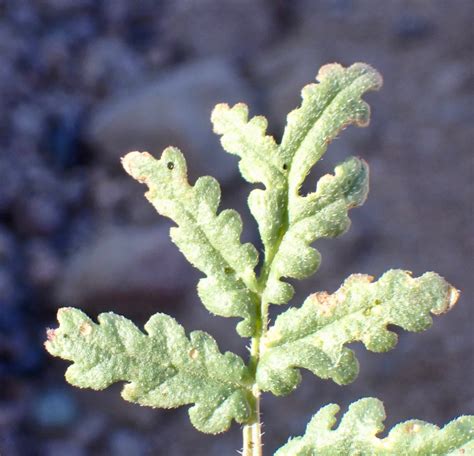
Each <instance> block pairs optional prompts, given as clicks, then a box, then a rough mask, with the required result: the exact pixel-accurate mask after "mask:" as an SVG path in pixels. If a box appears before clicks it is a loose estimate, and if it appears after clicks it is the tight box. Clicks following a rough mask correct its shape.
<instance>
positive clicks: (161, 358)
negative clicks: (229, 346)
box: [45, 308, 253, 434]
mask: <svg viewBox="0 0 474 456" xmlns="http://www.w3.org/2000/svg"><path fill="white" fill-rule="evenodd" d="M58 321H59V323H60V326H59V328H57V329H55V330H49V331H48V341H47V342H46V344H45V346H46V349H47V350H48V351H49V353H51V354H52V355H54V356H58V357H61V358H63V359H66V360H69V361H73V364H72V365H71V366H70V367H69V368H68V369H67V371H66V380H67V381H68V382H69V383H71V384H72V385H74V386H78V387H79V388H92V389H94V390H102V389H104V388H106V387H108V386H110V385H111V384H112V383H116V382H127V384H126V385H125V387H124V388H123V391H122V397H123V398H124V399H126V400H127V401H131V402H136V403H138V404H141V405H147V406H150V407H160V408H175V407H179V406H181V405H186V404H195V405H194V406H193V407H191V408H190V410H189V416H190V418H191V422H192V423H193V425H194V426H195V427H196V428H197V429H198V430H200V431H202V432H206V433H211V434H215V433H219V432H223V431H225V430H226V429H227V428H228V427H229V426H230V424H231V420H232V419H235V420H236V421H237V422H239V423H244V422H246V421H247V420H248V419H249V417H250V415H251V401H252V400H253V399H252V396H251V392H250V388H251V382H252V380H251V379H250V375H249V372H248V370H247V368H246V367H245V365H244V363H243V361H242V360H241V358H239V357H238V356H237V355H234V354H233V353H230V352H227V353H225V354H221V353H220V352H219V350H218V347H217V344H216V342H215V341H214V339H213V338H212V337H211V336H209V334H207V333H205V332H202V331H194V332H192V333H191V334H190V337H189V339H188V338H187V337H186V335H185V332H184V329H183V327H182V326H180V325H179V324H178V323H177V322H176V320H174V319H173V318H171V317H169V316H168V315H164V314H155V315H154V316H153V317H151V318H150V319H149V320H148V322H147V323H146V325H145V331H146V334H144V333H143V332H141V331H140V330H139V329H138V328H137V327H136V326H135V325H134V324H133V323H132V322H131V321H129V320H127V319H126V318H124V317H121V316H119V315H115V314H113V313H103V314H101V315H99V317H98V322H99V324H96V323H94V322H93V321H92V320H91V319H90V318H89V317H87V315H85V314H84V313H82V312H81V311H80V310H77V309H73V308H63V309H60V310H59V312H58Z"/></svg>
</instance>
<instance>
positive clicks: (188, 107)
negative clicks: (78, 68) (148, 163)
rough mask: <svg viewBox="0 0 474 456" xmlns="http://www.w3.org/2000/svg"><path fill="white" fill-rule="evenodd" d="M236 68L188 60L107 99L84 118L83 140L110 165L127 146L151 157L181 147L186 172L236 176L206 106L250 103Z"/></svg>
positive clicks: (221, 177)
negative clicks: (143, 84) (135, 88)
mask: <svg viewBox="0 0 474 456" xmlns="http://www.w3.org/2000/svg"><path fill="white" fill-rule="evenodd" d="M252 98H253V97H252V96H251V93H250V90H249V88H248V86H247V84H245V83H244V82H243V81H242V79H241V78H240V77H239V75H238V74H237V72H236V70H235V68H234V67H233V66H232V65H230V64H228V63H226V62H225V61H221V60H208V61H204V62H199V63H190V64H186V65H183V66H181V67H180V68H178V69H176V70H174V71H170V72H168V73H167V74H166V75H163V76H162V77H161V78H160V79H159V80H158V81H157V82H155V83H152V84H150V85H148V86H147V87H145V88H144V89H140V90H139V91H137V92H136V93H132V94H130V95H129V96H125V97H119V98H112V99H111V100H110V101H108V102H106V103H104V105H103V106H102V107H101V108H100V109H99V110H98V111H97V112H96V113H95V115H93V116H92V118H91V119H90V121H89V128H88V133H87V136H88V139H89V142H90V143H91V145H92V146H94V147H95V149H96V150H97V151H98V153H100V154H101V156H102V158H103V159H104V160H106V161H107V162H109V163H111V164H112V165H113V166H115V167H116V166H119V159H120V157H121V156H123V155H125V153H127V152H129V151H131V150H148V151H149V152H151V153H152V154H154V155H155V156H159V155H160V154H161V151H162V150H163V149H164V148H165V147H166V146H169V145H176V146H178V147H180V148H182V150H183V152H184V153H185V155H186V158H187V159H188V162H189V164H188V165H189V166H188V168H189V170H190V175H191V176H192V177H197V176H200V175H203V174H211V175H214V176H215V177H217V178H218V179H219V180H220V181H221V182H226V181H229V180H230V179H232V178H233V176H235V175H236V166H235V160H234V159H232V157H230V156H229V155H228V154H226V153H224V152H222V151H219V149H220V147H219V142H218V138H217V137H216V136H215V135H213V134H212V127H211V124H210V121H209V118H210V114H211V110H212V108H213V107H214V105H215V104H216V103H218V102H228V103H235V102H238V101H246V102H251V101H253V100H252Z"/></svg>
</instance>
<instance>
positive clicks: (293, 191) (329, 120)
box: [211, 63, 382, 304]
mask: <svg viewBox="0 0 474 456" xmlns="http://www.w3.org/2000/svg"><path fill="white" fill-rule="evenodd" d="M316 79H317V80H318V81H319V83H318V84H309V85H307V86H306V87H305V88H303V91H302V98H303V101H302V104H301V107H300V108H298V109H296V110H295V111H292V112H291V113H290V114H289V115H288V119H287V120H288V122H287V127H286V129H285V132H284V135H283V139H282V142H281V144H280V145H277V144H276V142H275V140H274V139H273V138H272V137H271V136H269V135H267V134H266V128H267V122H266V120H265V119H264V118H263V117H260V116H257V117H253V118H251V119H250V120H249V119H248V108H247V106H246V105H244V104H242V103H239V104H237V105H235V106H233V107H232V108H231V107H229V106H228V105H225V104H220V105H217V106H216V108H215V109H214V111H213V114H212V117H211V120H212V122H213V124H214V131H215V132H216V133H218V134H220V135H221V136H222V138H221V142H222V146H223V147H224V149H225V150H226V151H227V152H229V153H231V154H234V155H238V156H239V157H240V163H239V166H240V170H241V172H242V175H243V177H244V178H245V179H246V180H247V181H249V182H251V183H261V184H263V185H264V187H265V188H264V189H255V190H253V191H252V192H251V193H250V196H249V206H250V210H251V212H252V214H253V216H254V217H255V219H256V220H257V223H258V226H259V231H260V235H261V237H262V241H263V244H264V247H265V264H264V269H263V273H264V275H263V277H264V278H265V284H266V286H265V288H264V290H263V300H264V301H266V302H269V303H274V304H284V303H286V302H288V301H289V300H290V299H291V297H292V295H293V287H292V286H291V285H290V284H288V283H287V282H284V281H282V280H281V279H282V278H285V277H289V278H297V279H301V278H305V277H308V276H309V275H311V274H312V273H314V272H315V271H316V269H317V268H318V266H319V263H320V255H319V253H318V252H317V251H316V250H315V249H314V248H312V247H310V244H311V243H312V242H314V241H315V240H316V239H317V238H319V237H323V236H330V237H332V236H337V235H339V234H341V233H342V232H344V231H345V229H347V226H348V224H347V223H346V218H347V214H346V212H347V210H348V209H350V208H351V207H355V206H357V205H359V204H361V203H362V202H363V200H364V198H365V194H366V191H367V190H366V189H367V183H366V181H360V182H359V186H360V188H359V189H358V195H359V197H355V195H353V196H354V197H347V201H346V203H347V204H346V206H345V207H344V205H343V201H344V198H342V199H341V198H339V199H337V201H338V202H337V203H336V202H333V203H332V204H337V205H338V206H337V209H331V210H336V211H337V212H338V216H337V217H335V218H331V217H326V218H325V219H324V220H323V219H322V217H323V215H324V214H320V216H319V218H320V220H319V223H316V224H314V223H313V221H314V220H313V218H314V217H315V214H316V213H317V212H318V210H321V203H320V201H318V198H319V197H322V195H321V194H318V191H316V194H311V195H308V196H306V197H305V196H301V195H300V193H299V190H300V187H301V184H302V183H303V181H304V180H305V178H306V176H307V175H308V173H309V172H310V170H311V168H312V167H313V166H314V165H315V164H316V162H317V161H318V160H319V159H320V158H321V157H322V156H323V155H324V153H325V151H326V149H327V146H328V144H329V143H330V142H331V140H332V139H334V138H335V137H336V136H337V134H338V133H339V132H340V131H341V130H342V129H343V128H344V127H346V126H347V125H350V124H355V125H359V126H366V125H367V124H368V121H369V116H370V109H369V106H368V105H367V103H365V102H364V101H363V100H362V99H361V97H362V95H363V94H364V93H365V92H367V91H369V90H376V89H378V88H379V87H380V86H381V84H382V79H381V77H380V75H379V74H378V73H377V72H376V71H375V70H374V69H373V68H372V67H370V66H368V65H365V64H362V63H356V64H354V65H352V66H350V67H348V68H344V67H342V66H341V65H338V64H331V65H326V66H324V67H322V68H321V69H320V71H319V73H318V76H317V78H316ZM353 160H354V159H353ZM355 163H356V161H353V162H352V164H353V165H355ZM341 166H344V165H341ZM345 166H346V167H347V166H348V165H347V164H346V165H345ZM357 166H359V168H361V167H363V168H364V170H362V169H360V170H359V173H358V174H357V176H358V178H361V179H362V175H364V176H365V177H367V176H366V174H367V172H366V171H367V168H366V167H365V166H362V165H361V162H360V161H359V163H358V165H357ZM353 192H354V193H357V191H356V190H355V189H354V190H353ZM326 196H327V195H326ZM342 219H344V223H341V220H342ZM323 225H324V229H323V230H322V231H323V232H321V228H322V227H323Z"/></svg>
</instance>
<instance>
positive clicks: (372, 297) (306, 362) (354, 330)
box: [257, 270, 458, 395]
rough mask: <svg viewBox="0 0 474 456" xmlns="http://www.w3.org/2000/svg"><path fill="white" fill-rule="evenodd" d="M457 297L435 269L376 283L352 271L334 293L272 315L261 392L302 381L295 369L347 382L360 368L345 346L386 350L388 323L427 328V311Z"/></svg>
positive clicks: (390, 341) (390, 275) (390, 335)
mask: <svg viewBox="0 0 474 456" xmlns="http://www.w3.org/2000/svg"><path fill="white" fill-rule="evenodd" d="M457 297H458V292H457V290H455V289H454V288H453V287H452V286H451V285H450V284H449V283H448V282H446V281H445V280H444V279H443V278H442V277H440V276H439V275H438V274H436V273H434V272H427V273H425V274H423V275H422V276H420V277H418V278H412V277H411V275H410V274H409V273H407V272H406V271H402V270H391V271H388V272H386V273H385V274H384V275H383V276H382V277H381V278H380V279H379V280H378V281H376V282H373V277H371V276H368V275H363V274H354V275H351V276H350V277H349V278H348V279H346V281H345V282H344V284H343V285H342V286H341V287H340V288H339V289H338V290H337V291H336V292H335V293H333V294H328V293H326V292H319V293H314V294H312V295H310V296H309V297H308V298H307V299H306V300H305V302H304V303H303V305H302V306H301V307H300V308H291V309H289V310H287V311H286V312H284V313H283V314H281V315H280V316H279V317H278V318H277V319H276V321H275V324H274V325H273V327H271V328H270V330H269V331H268V333H267V336H266V340H265V347H266V348H265V350H264V353H263V355H262V358H261V361H260V363H259V366H258V370H257V381H258V384H259V386H260V388H261V389H263V390H265V391H272V392H273V393H274V394H277V395H284V394H288V393H289V392H291V391H292V390H293V389H294V388H296V387H297V386H298V384H299V383H300V381H301V374H300V372H299V370H298V369H299V368H304V369H308V370H310V371H311V372H313V373H314V374H315V375H317V376H319V377H321V378H324V379H327V378H330V379H332V380H334V381H335V382H336V383H338V384H347V383H350V382H352V381H353V380H354V379H355V378H356V377H357V374H358V370H359V367H358V362H357V359H356V357H355V354H354V352H353V351H352V350H350V349H348V348H346V347H345V345H346V344H349V343H351V342H356V341H360V342H362V343H363V344H364V345H365V346H366V348H367V349H369V350H371V351H374V352H384V351H388V350H390V349H392V348H393V347H394V346H395V345H396V343H397V335H396V334H395V333H394V332H393V331H390V330H388V329H387V325H389V324H391V325H396V326H399V327H401V328H403V329H405V330H407V331H415V332H418V331H423V330H425V329H427V328H428V327H429V326H431V323H432V317H431V314H435V315H438V314H441V313H444V312H446V311H448V310H449V309H450V308H451V307H452V306H453V305H454V304H455V302H456V300H457Z"/></svg>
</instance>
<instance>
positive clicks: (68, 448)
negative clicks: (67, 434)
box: [41, 439, 88, 456]
mask: <svg viewBox="0 0 474 456" xmlns="http://www.w3.org/2000/svg"><path fill="white" fill-rule="evenodd" d="M41 454H44V455H47V456H64V455H65V454H67V455H68V456H87V454H88V453H87V452H86V451H85V449H84V448H82V447H81V446H79V445H78V443H77V442H75V441H74V440H71V439H54V440H49V441H47V442H46V443H45V444H44V445H43V452H42V453H41Z"/></svg>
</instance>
